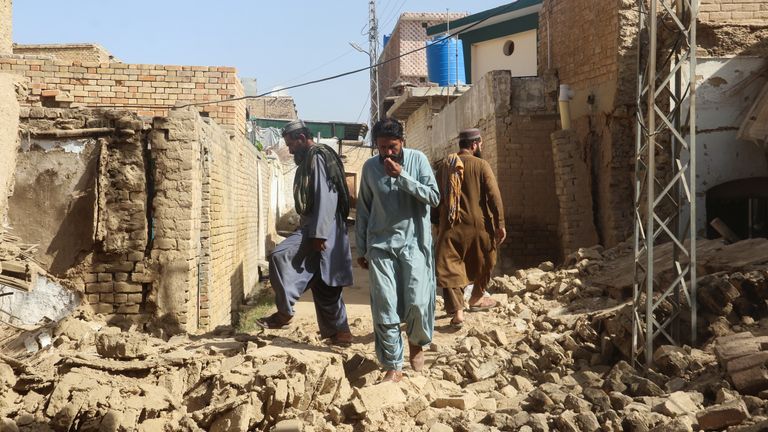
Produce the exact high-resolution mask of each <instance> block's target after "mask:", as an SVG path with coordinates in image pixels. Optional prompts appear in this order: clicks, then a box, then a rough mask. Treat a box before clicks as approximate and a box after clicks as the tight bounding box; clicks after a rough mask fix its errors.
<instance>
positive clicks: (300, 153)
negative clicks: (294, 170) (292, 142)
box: [293, 149, 309, 165]
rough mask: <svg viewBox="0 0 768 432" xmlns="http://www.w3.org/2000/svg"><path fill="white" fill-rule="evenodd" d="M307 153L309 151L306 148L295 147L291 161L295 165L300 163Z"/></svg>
mask: <svg viewBox="0 0 768 432" xmlns="http://www.w3.org/2000/svg"><path fill="white" fill-rule="evenodd" d="M307 153H309V150H308V149H297V150H296V151H295V152H294V153H293V162H294V163H295V164H296V165H301V163H302V162H304V159H306V158H307Z"/></svg>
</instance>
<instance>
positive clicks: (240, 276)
mask: <svg viewBox="0 0 768 432" xmlns="http://www.w3.org/2000/svg"><path fill="white" fill-rule="evenodd" d="M20 129H21V135H22V137H24V138H23V140H22V144H23V145H22V151H21V152H20V153H19V162H18V166H17V169H16V174H15V177H16V184H17V186H16V189H15V193H14V195H13V196H12V197H11V201H10V215H11V219H10V222H11V225H12V226H13V227H14V229H15V230H16V234H17V235H19V236H20V237H21V238H22V239H23V240H24V241H25V242H30V243H37V244H38V245H39V248H38V256H37V257H36V258H37V259H38V260H39V261H40V262H41V263H42V264H43V266H44V267H45V268H46V270H48V271H50V272H51V273H53V274H54V275H56V276H59V277H62V278H65V279H68V280H69V281H70V282H71V283H72V284H73V286H75V287H76V288H77V289H78V290H79V291H80V292H82V293H84V297H85V300H86V301H87V302H88V304H89V305H90V306H91V307H92V308H93V310H94V311H95V312H98V313H102V314H105V315H107V316H110V317H115V318H120V319H129V320H132V321H137V322H140V323H147V324H148V325H151V326H155V328H159V329H162V331H164V332H166V334H173V333H177V332H182V331H189V332H198V331H205V330H209V329H212V328H213V327H215V326H218V325H229V324H232V323H233V321H234V317H235V315H234V314H233V312H234V311H236V310H237V309H238V307H239V305H240V304H242V301H243V299H244V298H245V297H246V296H248V295H249V294H251V293H253V292H254V290H257V289H259V285H258V280H259V276H260V266H262V265H264V263H265V254H266V242H267V237H268V236H269V233H273V232H274V229H273V228H271V226H272V225H273V224H274V219H273V218H271V217H270V216H269V212H270V200H271V194H272V193H273V191H272V189H271V187H270V186H271V177H272V175H273V172H272V165H271V164H270V163H269V162H268V161H267V160H266V158H265V157H264V156H263V155H262V154H261V153H260V152H258V151H257V150H256V149H255V147H253V145H251V144H250V143H249V142H248V141H247V140H246V139H245V138H236V137H235V136H234V135H231V134H230V133H229V132H227V131H225V130H224V129H222V128H221V127H220V126H219V125H217V124H216V123H215V122H213V121H211V120H210V119H204V118H201V117H200V116H199V114H198V113H197V112H195V111H194V110H180V111H172V112H171V114H170V115H169V116H167V117H156V118H154V119H153V120H152V122H151V123H148V122H146V121H144V120H142V119H141V118H140V117H138V116H136V115H135V114H131V113H128V112H120V111H100V110H68V109H53V108H39V109H31V110H29V111H28V113H27V115H26V116H24V114H22V124H21V127H20Z"/></svg>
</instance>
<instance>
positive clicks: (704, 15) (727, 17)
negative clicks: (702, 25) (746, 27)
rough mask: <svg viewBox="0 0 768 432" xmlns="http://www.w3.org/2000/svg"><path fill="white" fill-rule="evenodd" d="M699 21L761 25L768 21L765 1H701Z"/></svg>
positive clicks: (767, 6)
mask: <svg viewBox="0 0 768 432" xmlns="http://www.w3.org/2000/svg"><path fill="white" fill-rule="evenodd" d="M699 20H700V21H704V22H712V23H762V24H764V23H765V22H766V20H768V3H766V2H765V0H702V1H701V4H700V5H699Z"/></svg>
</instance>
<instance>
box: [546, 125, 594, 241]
mask: <svg viewBox="0 0 768 432" xmlns="http://www.w3.org/2000/svg"><path fill="white" fill-rule="evenodd" d="M551 138H552V155H553V160H554V163H555V193H556V194H557V200H558V207H559V209H560V219H559V229H558V233H559V235H560V246H561V250H562V254H563V256H567V255H568V254H570V253H571V252H574V251H575V250H577V249H578V248H579V247H583V246H585V245H589V244H596V243H597V231H596V230H595V224H594V216H593V213H592V189H591V186H592V185H591V184H590V182H589V181H585V179H589V178H590V175H589V166H588V164H587V161H586V156H587V155H586V152H585V151H584V149H583V148H582V147H581V145H580V143H579V141H578V139H577V138H576V134H575V132H573V131H572V130H565V131H558V132H555V133H553V134H552V135H551Z"/></svg>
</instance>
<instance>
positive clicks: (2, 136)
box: [0, 73, 19, 227]
mask: <svg viewBox="0 0 768 432" xmlns="http://www.w3.org/2000/svg"><path fill="white" fill-rule="evenodd" d="M15 81H16V80H15V78H14V77H13V76H11V75H7V74H3V73H0V131H2V132H1V133H0V227H2V226H3V225H5V222H6V215H7V209H8V195H9V194H10V193H11V190H12V188H13V171H14V167H15V165H16V149H17V147H18V145H19V142H18V135H17V134H16V133H15V131H16V130H18V127H19V126H18V125H19V103H18V102H17V100H16V91H15Z"/></svg>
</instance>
